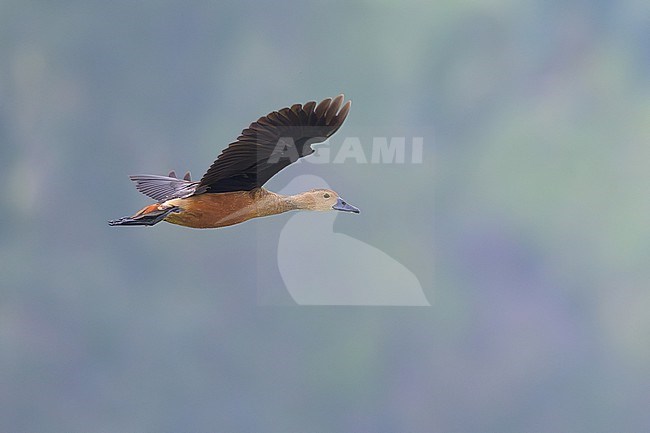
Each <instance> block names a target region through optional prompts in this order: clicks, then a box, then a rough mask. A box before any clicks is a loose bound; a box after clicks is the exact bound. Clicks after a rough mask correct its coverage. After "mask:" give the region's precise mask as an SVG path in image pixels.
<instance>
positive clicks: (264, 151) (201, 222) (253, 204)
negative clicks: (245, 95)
mask: <svg viewBox="0 0 650 433" xmlns="http://www.w3.org/2000/svg"><path fill="white" fill-rule="evenodd" d="M343 100H344V97H343V95H339V96H337V97H336V98H334V99H332V98H327V99H325V100H323V101H321V102H320V103H319V104H316V102H314V101H311V102H307V103H306V104H304V105H303V104H294V105H292V106H291V107H287V108H283V109H281V110H278V111H274V112H272V113H270V114H268V115H266V116H264V117H260V119H259V120H258V121H257V122H253V123H252V124H251V125H250V126H249V127H248V128H246V129H244V130H243V131H242V133H241V135H240V136H239V137H238V138H237V141H235V142H233V143H231V144H230V145H229V146H228V147H227V148H226V149H224V150H223V152H221V154H220V155H219V157H218V158H217V159H216V161H214V163H213V164H212V166H210V168H209V169H208V171H207V172H206V173H205V174H204V175H203V177H202V178H201V180H200V181H198V182H193V181H192V180H191V178H190V176H189V173H187V174H186V175H185V177H184V178H183V179H179V178H177V177H176V174H175V173H174V172H173V171H172V172H171V173H169V175H168V176H157V175H137V176H131V177H130V178H131V180H132V181H134V182H135V184H136V188H137V189H138V191H140V192H142V193H143V194H145V195H147V196H149V197H151V198H153V199H154V200H156V203H154V204H152V205H149V206H146V207H144V208H143V209H141V210H140V211H138V212H137V213H136V214H135V215H133V216H127V217H123V218H119V219H116V220H112V221H109V222H108V223H109V224H110V225H112V226H117V225H143V226H152V225H154V224H157V223H159V222H160V221H167V222H169V223H172V224H178V225H182V226H186V227H194V228H217V227H225V226H230V225H233V224H238V223H241V222H244V221H247V220H249V219H251V218H258V217H262V216H268V215H275V214H279V213H282V212H287V211H290V210H314V211H328V210H338V211H343V212H354V213H359V209H357V208H356V207H354V206H352V205H350V204H348V203H346V202H345V201H344V200H343V199H342V198H341V197H340V196H339V195H338V194H337V193H336V192H334V191H332V190H330V189H313V190H310V191H306V192H303V193H301V194H297V195H291V196H283V195H279V194H276V193H274V192H271V191H268V190H266V189H264V188H263V187H262V185H264V184H265V183H266V182H267V181H268V180H269V179H270V178H271V177H273V176H274V175H275V174H276V173H278V172H279V171H280V170H282V169H283V168H285V167H287V166H288V165H289V164H291V163H293V162H295V161H297V160H298V158H302V157H304V156H307V155H310V154H311V153H313V152H314V149H312V148H311V145H312V144H315V143H320V142H322V141H325V140H326V139H327V138H328V137H330V136H331V135H332V134H334V133H335V132H336V131H337V130H338V129H339V128H340V127H341V125H342V124H343V121H345V118H346V116H347V115H348V112H349V111H350V105H351V101H348V102H346V103H345V104H343Z"/></svg>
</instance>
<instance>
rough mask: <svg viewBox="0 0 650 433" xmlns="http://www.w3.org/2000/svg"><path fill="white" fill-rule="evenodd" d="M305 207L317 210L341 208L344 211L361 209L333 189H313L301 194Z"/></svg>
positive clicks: (355, 211)
mask: <svg viewBox="0 0 650 433" xmlns="http://www.w3.org/2000/svg"><path fill="white" fill-rule="evenodd" d="M300 195H301V196H302V197H301V201H302V202H303V203H304V204H305V209H309V210H317V211H329V210H339V211H342V212H354V213H359V209H357V208H356V207H354V206H352V205H351V204H349V203H347V202H346V201H345V200H343V199H342V198H341V197H340V196H339V195H338V194H337V193H336V192H335V191H332V190H331V189H312V190H311V191H307V192H304V193H302V194H300Z"/></svg>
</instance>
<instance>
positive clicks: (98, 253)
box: [0, 0, 650, 433]
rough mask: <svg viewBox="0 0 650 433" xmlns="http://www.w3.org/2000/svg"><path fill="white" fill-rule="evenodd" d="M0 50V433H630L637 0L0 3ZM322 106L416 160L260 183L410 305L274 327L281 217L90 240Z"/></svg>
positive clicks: (304, 311)
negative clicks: (331, 210) (404, 273)
mask: <svg viewBox="0 0 650 433" xmlns="http://www.w3.org/2000/svg"><path fill="white" fill-rule="evenodd" d="M0 55H1V58H2V62H0V181H1V184H2V185H3V188H2V193H1V197H2V200H0V215H2V216H1V217H0V218H1V221H2V224H0V279H1V290H0V431H3V432H28V431H33V432H67V433H70V432H118V431H124V432H126V431H129V432H139V431H148V432H158V433H163V432H181V431H185V432H208V431H212V432H214V431H223V432H239V431H247V432H257V431H259V432H262V431H263V432H278V433H280V432H281V433H285V432H292V431H293V432H297V431H315V432H386V433H388V432H391V433H392V432H432V431H438V432H468V433H470V432H499V433H505V432H522V431H525V432H528V433H535V432H554V433H555V432H559V431H571V432H585V433H594V432H611V431H617V432H622V431H629V432H631V431H634V432H641V431H649V430H650V412H649V411H648V401H650V343H649V336H650V315H649V314H648V310H650V292H649V291H648V282H649V281H650V267H649V266H648V263H649V259H650V246H649V245H650V229H649V228H648V221H649V216H650V198H649V195H648V184H649V181H650V171H649V170H648V168H647V167H648V162H649V161H650V146H649V144H650V143H649V139H650V122H649V121H648V119H650V79H649V78H648V77H650V3H648V2H647V1H634V0H630V1H616V2H615V1H597V2H591V1H581V0H572V1H566V2H558V1H549V2H541V1H538V2H531V1H523V2H510V1H503V0H501V1H500V0H493V1H489V2H475V1H458V2H425V1H406V2H401V1H400V2H393V1H388V0H385V1H355V2H343V1H338V2H335V1H334V2H308V1H300V2H298V1H277V2H272V3H268V4H262V3H257V2H250V1H241V2H233V3H232V4H224V3H222V2H212V1H185V2H177V1H168V0H157V1H139V2H131V1H120V0H118V1H111V2H100V1H87V0H85V1H57V2H46V1H35V0H34V1H32V0H29V1H25V0H4V1H2V2H0ZM340 92H345V93H346V96H347V97H349V98H351V99H352V100H353V101H354V104H353V107H352V112H351V114H350V116H349V118H348V120H347V121H346V124H345V125H344V126H343V128H342V129H341V130H340V132H339V133H338V134H339V135H341V137H344V136H350V135H351V136H355V135H357V136H363V137H369V136H371V135H372V134H374V132H373V131H381V132H378V133H376V134H377V135H382V134H389V135H390V134H392V135H396V136H409V135H422V136H423V137H424V144H425V149H424V154H423V156H424V161H423V163H422V164H414V165H409V164H405V165H397V164H395V165H371V164H367V165H360V164H355V163H354V162H353V161H348V162H346V163H345V164H321V165H314V164H299V165H298V166H296V167H291V168H289V169H287V170H285V171H284V172H283V173H282V174H281V175H280V176H278V177H277V178H274V179H273V180H272V181H271V182H270V183H269V184H268V187H269V188H270V189H272V190H280V189H281V188H282V187H283V186H285V185H286V184H287V183H288V182H289V181H290V180H291V178H292V177H293V176H296V175H298V174H301V173H302V174H304V173H311V174H315V175H318V176H321V177H322V178H324V179H326V180H327V182H328V183H329V184H330V185H331V186H332V188H333V189H335V190H337V191H339V192H341V194H342V195H344V196H345V197H346V199H348V200H349V201H350V202H352V203H354V204H355V205H357V206H359V207H360V208H361V209H362V210H363V213H362V214H360V215H359V216H349V215H341V216H339V217H338V218H337V220H336V223H335V229H336V230H337V231H340V232H343V233H346V234H348V235H350V236H354V237H355V238H357V239H359V240H362V241H363V242H366V243H368V244H370V245H373V246H375V247H377V248H380V249H382V250H383V251H385V252H387V253H388V254H390V255H391V256H392V257H394V258H395V259H397V260H399V261H400V262H401V263H403V264H405V265H406V266H407V267H408V268H409V269H410V270H411V271H412V272H414V273H415V274H416V275H417V276H418V278H419V280H420V282H421V284H422V286H423V287H424V289H425V292H426V295H427V298H428V299H429V301H431V303H432V304H433V306H432V307H429V308H399V307H393V308H390V307H385V308H375V307H365V308H364V307H298V306H295V305H294V306H292V301H291V299H290V297H288V295H287V293H286V290H285V289H284V287H283V285H282V280H281V278H280V275H279V272H278V270H277V262H276V258H275V254H276V248H277V238H278V234H279V231H280V230H281V229H282V227H283V225H284V224H285V223H286V222H287V220H288V218H289V215H281V216H277V217H274V218H265V219H260V220H257V221H251V222H247V223H245V224H242V225H239V226H235V227H231V228H227V229H220V230H209V231H200V230H190V229H184V228H181V227H176V226H172V225H170V224H160V225H158V226H156V227H155V228H150V229H146V228H142V229H120V228H114V227H108V226H107V224H106V221H107V220H108V219H111V218H116V217H120V216H123V215H126V214H130V213H132V212H134V211H136V210H137V209H139V208H140V207H142V206H143V205H144V204H146V203H149V201H148V199H146V198H145V197H144V196H142V195H140V194H138V193H137V191H135V189H134V188H133V186H132V185H131V183H130V182H129V180H128V178H127V176H128V175H129V174H136V173H154V174H155V173H158V174H165V173H166V172H167V171H168V170H170V169H175V170H177V172H179V173H183V172H184V171H185V170H192V172H193V174H194V176H195V177H199V176H200V175H201V174H202V173H203V170H205V169H206V168H207V167H208V166H209V164H210V163H211V162H212V160H213V159H214V158H215V157H216V155H217V154H218V153H219V152H220V151H221V149H222V148H223V147H224V146H225V145H227V143H229V142H230V141H232V140H233V139H234V138H235V137H236V136H237V135H238V134H239V132H240V131H241V129H242V128H244V127H245V126H247V125H248V124H249V123H250V122H251V121H252V120H255V119H257V117H259V116H261V115H264V114H266V113H268V112H269V111H271V110H274V109H278V108H281V107H284V106H287V105H290V104H292V103H296V102H305V101H308V100H311V99H322V98H324V97H327V96H334V95H336V94H338V93H340ZM413 131H417V132H415V133H414V132H413ZM421 131H426V132H425V133H422V132H421ZM337 143H338V144H337ZM337 145H340V141H338V142H335V141H333V142H332V146H333V147H335V146H337ZM344 217H345V218H344ZM315 218H317V216H315ZM306 236H308V234H306ZM323 268H324V272H335V271H336V270H331V269H328V268H327V263H323ZM314 278H318V276H315V277H314ZM305 284H309V282H306V283H305Z"/></svg>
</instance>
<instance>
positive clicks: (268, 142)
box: [196, 95, 351, 194]
mask: <svg viewBox="0 0 650 433" xmlns="http://www.w3.org/2000/svg"><path fill="white" fill-rule="evenodd" d="M343 99H344V97H343V95H339V96H337V97H336V98H334V99H331V98H327V99H325V100H323V101H321V102H320V103H319V104H318V105H316V102H314V101H311V102H307V103H306V104H304V105H301V104H294V105H292V106H291V107H287V108H283V109H281V110H278V111H274V112H272V113H269V114H268V115H266V116H264V117H260V118H259V120H257V122H253V123H251V125H250V126H249V127H248V128H246V129H244V130H243V131H242V133H241V135H240V136H239V137H238V138H237V141H235V142H234V143H231V144H230V145H229V146H228V147H227V148H226V149H224V151H223V152H221V155H219V157H218V158H217V160H216V161H215V162H214V163H213V164H212V166H211V167H210V168H209V169H208V171H207V172H206V173H205V174H204V175H203V178H202V179H201V181H200V182H199V185H198V187H197V191H196V193H197V194H198V193H201V192H209V193H218V192H228V191H250V190H252V189H254V188H257V187H260V186H262V185H264V184H265V183H266V181H268V180H269V179H270V178H271V177H273V176H274V175H275V174H276V173H278V172H279V171H280V170H282V169H283V168H285V167H286V166H288V165H289V164H291V163H293V162H295V161H297V160H298V158H302V157H304V156H307V155H309V154H311V153H313V152H314V150H313V149H312V148H311V144H315V143H320V142H322V141H325V140H326V139H327V138H328V137H330V136H331V135H332V134H334V133H335V132H336V131H337V130H338V129H339V128H340V127H341V125H342V124H343V122H344V121H345V118H346V117H347V115H348V113H349V112H350V105H351V102H350V101H348V102H347V103H345V104H344V105H343Z"/></svg>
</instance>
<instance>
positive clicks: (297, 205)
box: [278, 193, 311, 212]
mask: <svg viewBox="0 0 650 433" xmlns="http://www.w3.org/2000/svg"><path fill="white" fill-rule="evenodd" d="M278 198H279V200H278V205H279V208H280V209H282V210H281V211H280V212H287V211H290V210H309V209H310V204H311V202H310V200H308V198H309V197H307V196H305V194H304V193H300V194H296V195H279V194H278Z"/></svg>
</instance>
